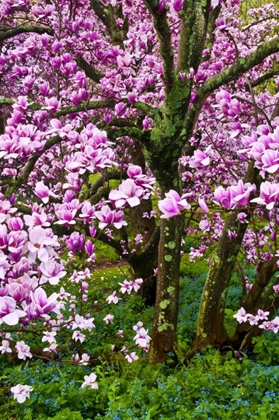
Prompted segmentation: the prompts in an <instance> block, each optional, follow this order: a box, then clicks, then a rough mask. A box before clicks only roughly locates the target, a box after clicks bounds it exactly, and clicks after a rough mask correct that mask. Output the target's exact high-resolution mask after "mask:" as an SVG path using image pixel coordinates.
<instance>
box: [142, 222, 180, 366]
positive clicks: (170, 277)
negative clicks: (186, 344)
mask: <svg viewBox="0 0 279 420" xmlns="http://www.w3.org/2000/svg"><path fill="white" fill-rule="evenodd" d="M183 231H184V216H183V215H182V216H177V217H174V218H172V219H162V223H161V232H160V242H159V250H158V277H157V291H156V303H155V314H154V320H153V332H152V341H151V348H150V352H149V360H150V361H151V362H152V363H162V362H164V361H165V360H166V359H167V358H168V352H170V351H172V350H173V346H174V344H175V342H176V326H177V318H178V305H179V269H180V258H181V257H180V249H181V237H182V234H183Z"/></svg>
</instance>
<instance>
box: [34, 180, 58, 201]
mask: <svg viewBox="0 0 279 420" xmlns="http://www.w3.org/2000/svg"><path fill="white" fill-rule="evenodd" d="M34 192H35V194H36V196H37V197H39V198H40V199H41V200H42V202H43V203H44V204H47V203H48V201H49V197H50V196H52V197H55V194H54V193H53V192H52V191H51V190H50V189H49V188H48V187H47V186H46V185H45V184H44V183H43V182H37V183H36V187H35V191H34Z"/></svg>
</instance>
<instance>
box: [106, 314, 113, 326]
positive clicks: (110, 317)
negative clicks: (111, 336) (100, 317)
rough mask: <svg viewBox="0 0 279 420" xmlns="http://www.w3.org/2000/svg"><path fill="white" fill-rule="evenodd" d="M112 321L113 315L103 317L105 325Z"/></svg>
mask: <svg viewBox="0 0 279 420" xmlns="http://www.w3.org/2000/svg"><path fill="white" fill-rule="evenodd" d="M113 319H114V316H113V315H110V314H108V315H106V316H105V317H104V321H105V323H106V324H110V323H112V322H113Z"/></svg>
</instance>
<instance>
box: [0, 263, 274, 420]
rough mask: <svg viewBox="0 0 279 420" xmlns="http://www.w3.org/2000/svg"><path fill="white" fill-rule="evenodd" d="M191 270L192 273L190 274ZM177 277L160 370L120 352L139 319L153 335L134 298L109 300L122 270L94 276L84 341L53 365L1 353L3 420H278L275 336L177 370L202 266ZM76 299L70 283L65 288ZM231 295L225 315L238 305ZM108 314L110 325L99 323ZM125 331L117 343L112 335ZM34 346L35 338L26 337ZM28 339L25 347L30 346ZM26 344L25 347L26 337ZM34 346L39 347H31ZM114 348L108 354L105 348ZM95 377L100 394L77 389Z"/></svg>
mask: <svg viewBox="0 0 279 420" xmlns="http://www.w3.org/2000/svg"><path fill="white" fill-rule="evenodd" d="M195 270H196V269H195ZM195 270H194V271H193V272H191V273H186V272H185V271H184V272H182V277H181V284H180V286H181V300H180V312H179V330H178V347H177V349H176V354H175V355H172V356H173V357H172V358H170V361H169V362H168V363H166V364H164V365H157V366H153V365H149V364H148V363H146V360H145V356H144V353H143V354H142V357H141V358H140V359H139V360H138V361H135V362H133V363H131V364H130V363H128V362H127V360H126V359H125V357H124V355H123V354H122V353H121V352H120V349H121V347H122V346H126V347H127V348H129V349H130V351H131V350H133V347H132V346H133V345H134V343H133V335H134V331H133V329H132V327H133V325H134V324H135V323H136V322H137V321H139V320H140V321H142V322H143V324H144V326H145V328H149V331H150V330H151V322H152V316H153V308H145V307H144V305H143V304H142V301H141V298H140V297H139V296H136V295H133V296H130V297H128V296H123V300H122V301H120V302H119V303H118V304H117V305H114V304H110V305H109V304H108V303H107V302H106V298H107V296H108V295H109V294H110V293H111V292H112V291H113V290H117V289H118V288H119V283H121V282H123V280H124V279H125V278H126V277H127V275H128V273H127V269H126V267H125V266H111V267H106V268H103V269H99V270H98V271H97V272H96V273H93V279H92V282H94V284H95V287H93V288H92V289H91V291H90V292H89V300H88V302H87V305H89V306H90V307H91V312H92V313H94V316H95V321H94V323H95V324H96V328H95V329H94V332H93V334H92V337H91V338H90V340H89V341H88V342H86V343H85V342H84V343H82V344H80V345H77V344H76V343H73V342H71V341H68V342H67V346H66V349H65V348H64V350H63V353H61V354H59V353H58V355H57V358H56V360H54V359H53V360H47V358H44V359H41V360H40V359H38V358H37V359H36V358H33V359H31V360H29V361H27V362H23V363H20V364H19V363H18V360H14V359H10V360H9V361H7V359H6V357H5V355H3V356H1V355H0V367H1V372H2V373H1V376H0V413H1V420H13V419H18V420H33V419H36V420H37V419H38V420H47V419H55V420H64V419H65V420H83V419H84V420H86V419H87V420H88V419H107V420H118V419H127V420H133V419H145V420H149V419H158V420H159V419H163V420H168V419H207V420H208V419H214V420H218V419H235V418H237V417H238V418H240V419H268V420H272V419H277V418H278V410H279V398H278V396H279V363H278V362H279V350H278V348H279V346H278V339H277V336H276V335H274V334H267V333H266V334H264V335H263V336H262V337H260V338H257V339H256V346H255V351H254V354H253V355H249V358H248V357H247V356H246V355H242V356H243V359H242V360H239V359H236V358H234V357H233V356H234V354H233V351H228V352H227V353H226V354H225V355H224V354H223V355H221V354H220V352H219V351H217V350H215V349H207V350H206V351H204V352H203V353H200V354H197V355H196V356H195V357H193V358H192V359H191V360H190V361H189V362H188V363H187V364H183V363H182V362H183V361H184V355H185V352H186V351H187V350H188V349H189V348H190V345H191V341H192V339H193V337H194V331H195V323H196V316H197V311H198V307H199V299H200V295H201V290H202V287H203V284H204V280H205V267H203V266H200V270H196V271H195ZM71 287H72V288H73V290H72V293H74V287H75V285H72V286H71ZM236 295H237V289H235V290H234V293H233V294H232V295H231V296H232V297H231V298H230V302H229V305H228V306H229V311H233V310H235V308H236V307H237V305H238V300H237V298H236ZM108 313H110V314H112V315H114V321H113V323H112V324H106V323H105V322H103V318H104V317H105V315H107V314H108ZM119 329H121V330H123V338H121V337H120V336H119V335H118V334H117V333H118V331H119ZM29 338H30V340H31V339H32V340H33V346H35V345H36V343H37V342H36V340H37V339H36V337H31V336H30V337H29ZM32 340H31V341H32ZM26 342H28V343H29V341H28V340H27V339H26ZM37 344H38V343H37ZM112 345H114V346H115V347H114V351H113V352H112V351H111V348H112V347H111V346H112ZM78 352H79V353H82V352H88V353H89V354H90V361H91V363H90V364H89V365H87V366H81V365H78V364H75V363H73V361H72V355H73V354H76V353H78ZM93 371H94V373H95V374H96V375H97V383H98V387H99V388H98V389H91V388H89V387H84V388H81V385H82V383H83V382H84V375H89V374H90V373H91V372H93ZM17 383H21V384H28V385H30V386H32V387H33V392H31V394H30V399H27V400H26V401H25V402H24V403H23V404H18V403H17V402H16V401H14V400H13V399H12V396H11V393H10V388H11V387H12V386H14V385H16V384H17Z"/></svg>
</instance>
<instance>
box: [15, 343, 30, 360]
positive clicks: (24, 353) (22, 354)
mask: <svg viewBox="0 0 279 420" xmlns="http://www.w3.org/2000/svg"><path fill="white" fill-rule="evenodd" d="M15 348H16V351H17V357H18V358H19V359H22V360H26V357H29V358H32V354H31V353H30V347H29V346H27V344H25V343H24V341H18V342H17V343H16V345H15Z"/></svg>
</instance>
